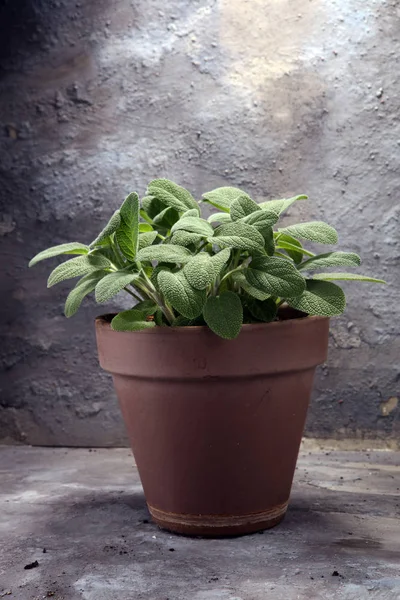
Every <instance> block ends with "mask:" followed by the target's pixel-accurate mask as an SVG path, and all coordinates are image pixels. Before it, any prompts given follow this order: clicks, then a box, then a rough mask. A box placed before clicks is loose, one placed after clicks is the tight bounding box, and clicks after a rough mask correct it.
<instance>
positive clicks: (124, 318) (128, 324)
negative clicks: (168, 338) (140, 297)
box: [111, 308, 156, 331]
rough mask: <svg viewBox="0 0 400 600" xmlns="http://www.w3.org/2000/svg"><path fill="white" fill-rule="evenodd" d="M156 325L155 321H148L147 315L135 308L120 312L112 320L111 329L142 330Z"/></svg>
mask: <svg viewBox="0 0 400 600" xmlns="http://www.w3.org/2000/svg"><path fill="white" fill-rule="evenodd" d="M155 326H156V324H155V322H154V321H147V320H146V315H145V314H144V313H143V312H142V311H140V310H136V309H134V308H132V309H131V310H124V311H123V312H120V313H119V314H118V315H116V316H115V317H114V318H113V320H112V321H111V329H113V330H114V331H141V330H142V329H151V328H152V327H155Z"/></svg>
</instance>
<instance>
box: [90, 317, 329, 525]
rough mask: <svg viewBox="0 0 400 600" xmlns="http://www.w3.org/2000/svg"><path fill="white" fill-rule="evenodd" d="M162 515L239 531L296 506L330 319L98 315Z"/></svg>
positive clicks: (175, 521) (164, 520)
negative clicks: (226, 333)
mask: <svg viewBox="0 0 400 600" xmlns="http://www.w3.org/2000/svg"><path fill="white" fill-rule="evenodd" d="M96 331H97V343H98V349H99V358H100V364H101V366H102V367H103V369H105V370H106V371H108V372H110V373H111V374H112V376H113V379H114V384H115V388H116V391H117V395H118V398H119V401H120V404H121V409H122V413H123V416H124V419H125V424H126V427H127V430H128V434H129V438H130V441H131V444H132V450H133V454H134V457H135V459H136V463H137V466H138V469H139V474H140V477H141V480H142V484H143V489H144V493H145V496H146V500H147V504H148V507H149V510H150V513H151V515H152V517H153V520H154V521H155V522H156V523H157V524H158V525H159V526H160V527H163V528H165V529H168V530H170V531H174V532H178V533H184V534H191V535H207V536H219V535H237V534H244V533H250V532H254V531H258V530H262V529H266V528H268V527H273V526H274V525H276V524H277V523H279V522H280V521H281V520H282V519H283V517H284V515H285V512H286V509H287V506H288V501H289V495H290V489H291V485H292V480H293V474H294V470H295V466H296V460H297V455H298V452H299V447H300V441H301V437H302V433H303V427H304V422H305V419H306V413H307V407H308V403H309V397H310V392H311V388H312V383H313V377H314V371H315V367H316V366H317V365H318V364H320V363H322V362H324V361H325V359H326V356H327V347H328V332H329V319H328V318H325V317H305V318H295V319H290V320H284V321H276V322H273V323H268V324H263V323H260V324H254V325H244V326H243V328H242V330H241V332H240V335H239V337H238V338H236V339H235V340H229V341H228V340H222V339H220V338H219V337H217V336H216V335H215V334H213V333H212V332H211V331H210V330H209V329H207V328H206V327H179V328H168V327H165V328H158V327H157V328H154V329H148V330H145V331H142V332H130V333H121V332H115V331H112V329H111V327H110V324H109V319H107V318H105V317H101V318H98V319H97V320H96Z"/></svg>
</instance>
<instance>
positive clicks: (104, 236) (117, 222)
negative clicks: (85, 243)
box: [90, 209, 121, 248]
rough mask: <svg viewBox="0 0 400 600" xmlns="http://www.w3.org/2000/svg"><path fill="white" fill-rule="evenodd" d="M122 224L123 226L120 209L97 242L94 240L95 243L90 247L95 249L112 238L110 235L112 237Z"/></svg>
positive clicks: (100, 234)
mask: <svg viewBox="0 0 400 600" xmlns="http://www.w3.org/2000/svg"><path fill="white" fill-rule="evenodd" d="M120 224H121V216H120V214H119V209H118V210H116V211H115V213H114V214H113V215H112V217H111V219H110V220H109V221H108V223H107V225H106V226H105V227H104V229H103V230H102V231H101V232H100V233H99V235H98V236H97V238H96V239H95V240H93V242H92V243H91V244H90V247H91V248H93V247H94V246H98V245H99V244H101V243H102V242H104V241H105V240H106V239H107V238H109V237H110V235H112V234H113V233H115V232H116V231H117V229H118V227H119V226H120Z"/></svg>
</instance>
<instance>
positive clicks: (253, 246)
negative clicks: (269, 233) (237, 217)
mask: <svg viewBox="0 0 400 600" xmlns="http://www.w3.org/2000/svg"><path fill="white" fill-rule="evenodd" d="M210 242H211V243H213V244H217V245H218V246H222V247H226V246H228V247H231V248H239V249H241V250H248V251H249V252H252V251H256V252H263V250H264V238H263V236H262V235H261V233H260V232H259V231H257V229H256V228H255V227H253V226H252V225H246V224H245V223H239V222H236V223H226V224H224V225H220V226H219V227H217V229H216V230H215V231H214V237H213V238H211V239H210Z"/></svg>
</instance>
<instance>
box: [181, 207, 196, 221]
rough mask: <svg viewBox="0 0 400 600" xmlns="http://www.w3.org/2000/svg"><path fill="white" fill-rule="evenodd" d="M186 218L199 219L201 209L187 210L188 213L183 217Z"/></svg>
mask: <svg viewBox="0 0 400 600" xmlns="http://www.w3.org/2000/svg"><path fill="white" fill-rule="evenodd" d="M185 217H197V218H198V217H199V209H198V208H190V209H189V210H187V211H186V212H184V213H183V215H182V217H181V218H182V219H184V218H185Z"/></svg>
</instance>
